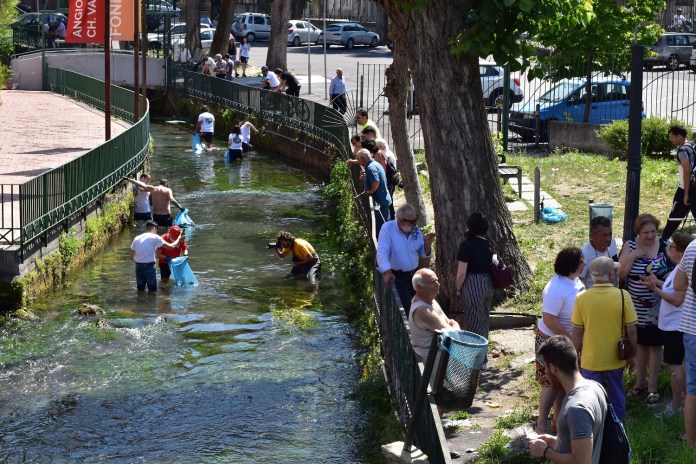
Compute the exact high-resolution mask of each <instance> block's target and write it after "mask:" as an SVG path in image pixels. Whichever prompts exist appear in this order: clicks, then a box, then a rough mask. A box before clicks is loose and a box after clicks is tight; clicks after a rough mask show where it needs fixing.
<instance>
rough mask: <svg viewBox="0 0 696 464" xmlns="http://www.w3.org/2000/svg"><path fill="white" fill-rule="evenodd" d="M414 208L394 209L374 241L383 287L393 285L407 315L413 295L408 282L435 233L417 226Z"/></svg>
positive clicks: (424, 255)
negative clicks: (422, 230) (390, 218)
mask: <svg viewBox="0 0 696 464" xmlns="http://www.w3.org/2000/svg"><path fill="white" fill-rule="evenodd" d="M417 221H418V215H417V214H416V209H415V208H414V207H413V206H412V205H410V204H408V203H406V204H405V205H403V206H401V207H400V208H399V209H397V210H396V219H395V220H393V221H388V222H386V223H385V224H384V225H383V226H382V230H381V231H380V232H379V239H378V240H377V266H378V269H379V271H380V272H381V273H382V274H383V278H384V285H385V286H387V287H391V285H392V284H394V287H395V288H396V294H397V295H398V296H399V300H400V301H401V305H402V307H403V308H404V311H406V315H407V316H408V314H409V311H410V309H411V299H412V298H413V297H414V296H415V294H416V292H415V290H414V289H413V285H412V284H411V279H412V278H413V275H414V274H415V273H416V270H417V269H418V263H419V259H420V258H430V255H431V249H432V243H433V239H434V238H435V234H434V233H429V234H425V235H423V233H422V232H421V230H420V229H419V228H418V226H417V225H416V222H417Z"/></svg>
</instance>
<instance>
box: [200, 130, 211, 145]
mask: <svg viewBox="0 0 696 464" xmlns="http://www.w3.org/2000/svg"><path fill="white" fill-rule="evenodd" d="M201 140H202V141H204V142H205V143H213V133H212V132H201Z"/></svg>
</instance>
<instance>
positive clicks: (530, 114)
mask: <svg viewBox="0 0 696 464" xmlns="http://www.w3.org/2000/svg"><path fill="white" fill-rule="evenodd" d="M585 83H586V81H585V79H564V80H562V81H561V82H559V83H558V84H556V85H555V86H554V87H553V88H551V90H549V91H548V92H546V93H545V94H543V95H542V96H541V97H539V98H538V99H532V100H529V101H527V102H525V103H517V104H515V105H513V107H512V110H511V112H510V131H512V132H514V133H516V134H519V135H521V136H522V139H523V140H526V141H530V140H533V139H534V133H535V127H536V116H535V112H536V106H537V105H539V134H540V137H541V140H548V135H549V121H552V120H555V121H571V122H580V121H582V119H583V115H584V112H585V96H586V89H587V86H586V85H585ZM630 94H631V83H630V82H629V81H627V80H624V79H621V78H619V77H604V78H602V77H600V78H597V79H595V80H593V81H592V103H591V105H590V118H589V122H590V123H592V124H608V123H610V122H612V121H615V120H617V119H626V118H628V108H629V96H630Z"/></svg>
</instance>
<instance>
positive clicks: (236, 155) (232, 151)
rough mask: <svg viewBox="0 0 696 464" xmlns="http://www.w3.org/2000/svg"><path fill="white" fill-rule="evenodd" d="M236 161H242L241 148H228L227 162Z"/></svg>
mask: <svg viewBox="0 0 696 464" xmlns="http://www.w3.org/2000/svg"><path fill="white" fill-rule="evenodd" d="M234 159H242V150H241V149H239V148H228V149H227V161H232V160H234Z"/></svg>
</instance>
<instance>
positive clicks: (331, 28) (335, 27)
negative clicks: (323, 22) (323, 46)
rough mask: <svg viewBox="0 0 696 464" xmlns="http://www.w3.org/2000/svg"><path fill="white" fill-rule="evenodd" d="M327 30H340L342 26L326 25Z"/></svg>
mask: <svg viewBox="0 0 696 464" xmlns="http://www.w3.org/2000/svg"><path fill="white" fill-rule="evenodd" d="M326 30H327V31H328V32H339V31H340V30H341V26H326Z"/></svg>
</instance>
